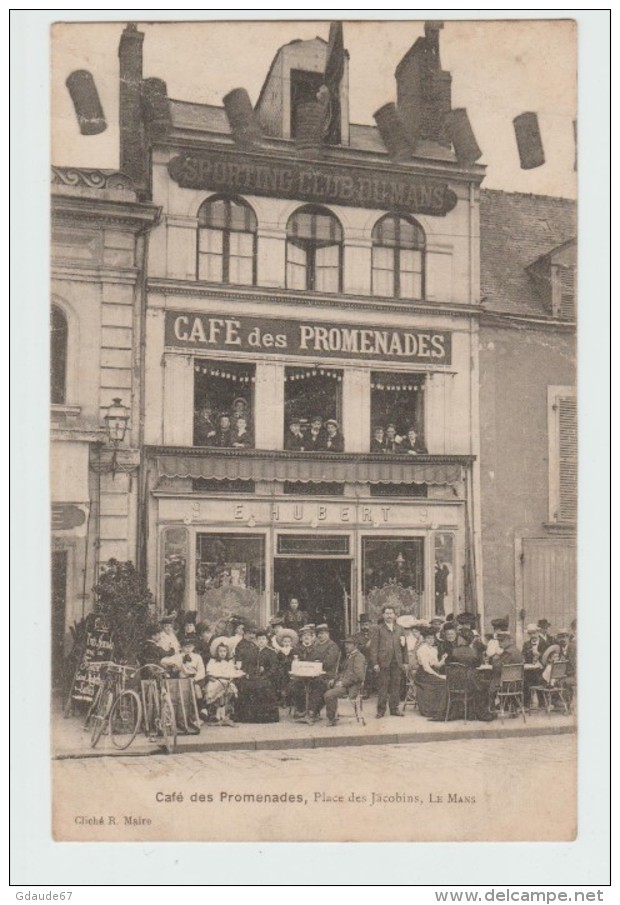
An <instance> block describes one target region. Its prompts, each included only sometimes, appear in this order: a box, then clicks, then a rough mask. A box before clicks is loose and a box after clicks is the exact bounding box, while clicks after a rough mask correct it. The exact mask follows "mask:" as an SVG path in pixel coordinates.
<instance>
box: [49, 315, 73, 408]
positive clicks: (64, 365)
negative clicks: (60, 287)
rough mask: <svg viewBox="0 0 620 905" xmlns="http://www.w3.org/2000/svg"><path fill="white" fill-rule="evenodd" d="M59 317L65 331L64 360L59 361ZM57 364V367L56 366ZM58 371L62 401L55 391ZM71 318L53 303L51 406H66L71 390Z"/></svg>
mask: <svg viewBox="0 0 620 905" xmlns="http://www.w3.org/2000/svg"><path fill="white" fill-rule="evenodd" d="M56 315H58V316H59V317H61V318H62V321H63V329H64V337H63V340H64V349H63V350H62V355H63V359H64V360H62V361H59V356H58V355H57V354H56V356H55V355H54V351H55V350H54V348H53V347H54V332H55V327H54V317H55V316H56ZM54 362H56V366H55V365H54ZM56 369H57V370H58V376H59V375H60V370H61V369H62V372H63V373H62V393H61V396H62V398H61V399H55V398H54V390H55V388H56V385H55V382H54V376H56V375H55V372H56ZM68 384H69V318H68V316H67V312H66V311H65V310H64V309H63V308H61V306H60V305H58V304H57V303H56V302H52V305H51V311H50V404H51V405H59V406H66V405H67V398H68V389H69V386H68Z"/></svg>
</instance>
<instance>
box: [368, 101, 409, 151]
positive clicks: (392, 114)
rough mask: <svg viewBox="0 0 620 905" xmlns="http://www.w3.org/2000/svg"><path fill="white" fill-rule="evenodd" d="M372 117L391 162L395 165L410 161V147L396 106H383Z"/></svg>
mask: <svg viewBox="0 0 620 905" xmlns="http://www.w3.org/2000/svg"><path fill="white" fill-rule="evenodd" d="M373 116H374V119H375V122H376V124H377V126H378V128H379V132H380V133H381V138H382V139H383V144H384V145H385V147H386V150H387V152H388V154H389V155H390V157H391V158H392V160H393V161H394V162H395V163H401V162H402V161H404V160H411V153H412V147H411V145H410V144H409V141H408V140H407V136H406V134H405V130H404V128H403V124H402V122H401V120H400V116H399V115H398V110H397V109H396V104H384V105H383V107H380V108H379V109H378V110H377V112H376V113H373Z"/></svg>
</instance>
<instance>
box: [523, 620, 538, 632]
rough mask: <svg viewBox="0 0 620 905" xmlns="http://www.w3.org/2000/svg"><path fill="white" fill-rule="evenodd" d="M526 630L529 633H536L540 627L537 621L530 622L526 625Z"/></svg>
mask: <svg viewBox="0 0 620 905" xmlns="http://www.w3.org/2000/svg"><path fill="white" fill-rule="evenodd" d="M525 631H526V632H527V634H528V635H534V634H537V633H538V631H539V629H538V626H537V625H536V623H535V622H530V623H529V624H528V625H527V626H526V628H525Z"/></svg>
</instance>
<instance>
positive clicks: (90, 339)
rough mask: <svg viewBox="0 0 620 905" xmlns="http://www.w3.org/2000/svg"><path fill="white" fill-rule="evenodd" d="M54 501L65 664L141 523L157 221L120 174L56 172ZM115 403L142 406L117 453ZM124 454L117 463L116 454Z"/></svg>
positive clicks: (57, 647)
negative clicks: (149, 276) (104, 577)
mask: <svg viewBox="0 0 620 905" xmlns="http://www.w3.org/2000/svg"><path fill="white" fill-rule="evenodd" d="M51 211H52V233H51V243H52V285H51V291H52V309H51V450H50V457H51V497H52V499H51V502H52V525H51V530H52V637H53V648H54V656H53V660H52V662H53V664H54V667H55V669H58V668H60V665H61V664H62V660H63V656H64V654H65V653H66V652H67V651H68V650H69V649H70V645H71V627H72V626H73V625H75V623H77V622H79V621H80V620H81V619H82V618H83V617H84V615H85V614H86V613H88V612H90V610H91V609H92V588H93V585H94V584H95V583H96V581H97V576H98V564H99V563H100V562H105V561H107V560H108V559H110V558H112V557H114V558H117V559H119V560H128V559H133V558H134V555H135V551H136V545H137V530H138V517H137V512H138V510H137V505H138V483H137V480H136V478H137V475H138V472H139V464H140V445H141V439H140V438H141V425H140V418H139V417H138V416H137V413H138V412H139V411H140V408H141V405H142V402H141V399H142V392H141V378H140V375H141V370H142V369H141V364H140V354H141V353H140V349H141V345H142V323H143V319H144V317H143V308H144V301H145V293H144V277H145V271H144V266H145V260H146V246H147V234H148V231H149V229H150V228H151V227H152V226H153V223H154V222H155V221H156V219H157V215H158V212H157V210H156V209H155V208H154V207H153V205H151V204H148V203H141V202H140V201H138V197H137V194H136V192H135V190H134V188H133V187H132V185H131V183H130V181H129V180H128V179H127V178H126V177H125V176H123V175H122V174H120V173H114V172H111V171H101V170H83V169H73V168H67V167H54V168H53V170H52V203H51ZM114 399H121V400H124V404H125V405H126V406H127V409H128V411H129V410H131V411H132V412H133V413H134V414H133V417H132V418H131V420H130V423H129V429H128V431H127V432H126V435H125V440H124V444H123V448H122V450H121V449H119V450H118V451H116V450H114V449H113V448H112V447H111V445H110V442H109V434H108V431H107V430H106V421H105V418H106V414H107V412H108V411H109V409H110V406H111V405H112V404H113V400H114ZM112 456H114V460H113V459H112Z"/></svg>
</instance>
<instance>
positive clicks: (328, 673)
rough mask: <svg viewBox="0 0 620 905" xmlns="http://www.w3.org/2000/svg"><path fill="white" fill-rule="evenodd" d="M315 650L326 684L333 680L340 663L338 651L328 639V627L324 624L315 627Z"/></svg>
mask: <svg viewBox="0 0 620 905" xmlns="http://www.w3.org/2000/svg"><path fill="white" fill-rule="evenodd" d="M316 650H317V652H318V654H319V656H320V658H321V663H322V664H323V669H324V670H325V679H326V680H327V681H328V682H329V681H331V679H335V678H336V674H337V672H338V663H339V661H340V650H339V649H338V645H337V644H336V642H335V641H332V640H331V638H330V637H329V626H328V625H327V623H326V622H323V623H321V625H317V627H316Z"/></svg>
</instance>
